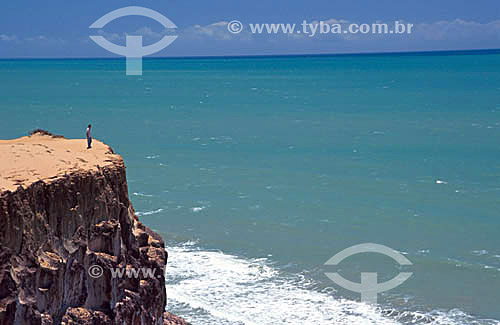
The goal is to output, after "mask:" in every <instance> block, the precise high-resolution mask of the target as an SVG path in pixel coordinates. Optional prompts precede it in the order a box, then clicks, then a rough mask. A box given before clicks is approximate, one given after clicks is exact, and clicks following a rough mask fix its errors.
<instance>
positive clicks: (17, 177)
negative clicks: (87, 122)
mask: <svg viewBox="0 0 500 325" xmlns="http://www.w3.org/2000/svg"><path fill="white" fill-rule="evenodd" d="M121 160H122V158H121V157H120V156H119V155H116V154H113V152H112V150H111V149H110V148H109V147H108V146H107V145H105V144H104V143H102V142H100V141H97V140H93V141H92V148H91V149H87V140H86V139H65V138H62V137H53V136H51V135H44V134H41V133H35V134H33V135H31V136H26V137H21V138H18V139H13V140H0V192H3V191H6V190H10V191H15V190H16V189H17V187H18V186H23V187H28V186H29V185H30V184H32V183H34V182H36V181H39V180H43V181H44V182H50V181H53V180H55V179H58V178H59V177H62V176H64V175H65V174H70V173H73V172H76V171H89V170H97V167H98V166H99V167H104V166H107V165H111V164H113V163H114V162H117V161H120V162H121Z"/></svg>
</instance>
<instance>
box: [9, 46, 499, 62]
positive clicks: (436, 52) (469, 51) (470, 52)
mask: <svg viewBox="0 0 500 325" xmlns="http://www.w3.org/2000/svg"><path fill="white" fill-rule="evenodd" d="M485 54H500V48H496V49H467V50H431V51H388V52H352V53H311V54H307V53H304V54H300V53H297V54H262V55H259V54H257V55H227V56H224V55H200V56H196V55H195V56H152V57H151V56H150V57H143V59H144V60H185V59H192V60H200V59H260V58H262V59H265V58H299V57H338V56H340V57H346V56H347V57H348V56H356V57H357V56H446V55H485ZM122 58H123V57H122V56H116V57H12V58H0V61H22V60H40V61H50V60H82V61H83V60H121V59H122Z"/></svg>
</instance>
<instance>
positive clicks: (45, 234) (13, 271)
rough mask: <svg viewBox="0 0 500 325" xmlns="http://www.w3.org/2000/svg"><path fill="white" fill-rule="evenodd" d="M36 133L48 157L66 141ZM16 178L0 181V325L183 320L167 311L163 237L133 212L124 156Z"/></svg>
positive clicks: (159, 322)
mask: <svg viewBox="0 0 500 325" xmlns="http://www.w3.org/2000/svg"><path fill="white" fill-rule="evenodd" d="M39 137H40V139H41V140H40V143H41V144H42V145H44V146H46V147H47V150H46V151H47V152H49V151H50V152H51V155H52V157H54V159H57V152H55V151H57V150H58V149H60V148H61V147H64V145H62V146H61V143H58V146H55V147H54V148H56V149H52V148H51V145H50V144H51V143H55V142H54V141H57V142H59V141H70V140H66V139H63V138H60V139H59V138H57V139H55V138H53V137H50V139H51V140H50V141H46V142H43V141H42V140H43V138H44V136H39ZM45 137H47V138H48V137H49V136H45ZM28 138H29V137H28ZM12 141H15V140H12ZM34 142H35V144H33V143H31V144H32V145H33V146H34V145H36V141H34ZM5 143H6V142H5V141H4V142H3V144H5ZM16 145H19V141H18V142H16ZM19 147H22V146H20V145H19ZM9 150H12V149H9ZM44 150H45V149H44ZM68 150H71V149H68ZM68 150H67V151H68ZM79 154H80V153H75V157H76V156H78V155H79ZM92 154H94V155H96V153H95V152H94V153H92ZM21 159H22V158H21ZM45 159H52V158H45ZM82 159H83V158H82ZM2 160H3V158H0V164H5V163H12V162H5V161H2ZM101 160H102V163H101ZM44 163H47V161H46V160H44ZM70 163H71V162H70ZM93 163H94V162H93ZM70 165H71V164H70ZM72 166H73V165H72ZM11 169H12V168H11ZM4 170H7V169H4ZM36 170H37V166H36V164H35V165H34V166H33V170H32V171H31V172H32V173H33V175H37V174H36ZM9 171H10V169H9ZM41 173H42V172H40V174H41ZM33 175H31V176H30V177H36V176H33ZM1 176H2V175H0V177H1ZM44 176H48V175H44ZM4 184H7V185H10V183H8V182H7V181H5V182H4ZM18 184H19V187H17V189H16V190H11V189H10V188H9V189H7V190H6V189H3V190H2V189H0V244H1V248H0V324H187V323H186V322H185V321H184V320H182V319H181V318H178V317H177V316H174V315H172V314H169V313H166V312H165V306H166V292H165V277H164V267H165V264H166V261H167V254H166V251H165V248H164V242H163V240H162V239H161V237H160V236H159V235H157V234H156V233H154V232H153V231H152V230H151V229H149V228H148V227H146V226H144V225H143V224H142V223H141V222H139V220H138V217H137V216H136V215H135V213H134V209H133V207H132V205H131V203H130V201H129V198H128V188H127V182H126V175H125V166H124V164H123V160H122V158H121V157H120V156H118V155H115V154H113V153H112V151H106V154H105V156H103V157H102V159H101V157H98V159H97V162H96V164H95V165H93V167H92V168H84V167H81V166H80V167H78V165H76V166H73V167H72V168H71V169H70V170H68V171H64V174H63V175H61V174H58V175H55V176H54V177H52V178H50V177H49V178H48V179H47V178H45V179H44V180H39V181H36V182H32V183H30V184H27V182H26V180H24V183H23V182H22V181H19V182H18ZM145 269H147V270H149V272H150V273H147V272H146V273H145V272H138V273H131V274H130V275H127V274H126V273H125V275H124V276H122V277H119V276H117V275H116V274H115V275H113V270H145ZM151 272H152V273H151ZM151 274H154V276H151Z"/></svg>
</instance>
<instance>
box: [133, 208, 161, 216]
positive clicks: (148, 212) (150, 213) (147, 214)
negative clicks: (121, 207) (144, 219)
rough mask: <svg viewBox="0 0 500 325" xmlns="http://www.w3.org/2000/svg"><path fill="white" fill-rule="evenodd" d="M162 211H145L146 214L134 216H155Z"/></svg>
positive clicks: (139, 213) (138, 213) (141, 213)
mask: <svg viewBox="0 0 500 325" xmlns="http://www.w3.org/2000/svg"><path fill="white" fill-rule="evenodd" d="M162 211H163V209H161V208H160V209H157V210H153V211H146V212H136V213H135V214H137V216H138V217H140V216H149V215H152V214H157V213H160V212H162Z"/></svg>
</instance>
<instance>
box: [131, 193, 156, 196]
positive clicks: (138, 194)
mask: <svg viewBox="0 0 500 325" xmlns="http://www.w3.org/2000/svg"><path fill="white" fill-rule="evenodd" d="M132 194H133V195H135V196H147V197H151V196H152V195H151V194H144V193H140V192H134V193H132Z"/></svg>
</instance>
